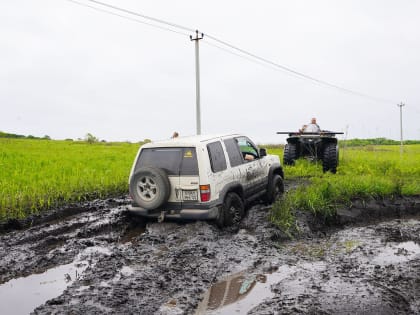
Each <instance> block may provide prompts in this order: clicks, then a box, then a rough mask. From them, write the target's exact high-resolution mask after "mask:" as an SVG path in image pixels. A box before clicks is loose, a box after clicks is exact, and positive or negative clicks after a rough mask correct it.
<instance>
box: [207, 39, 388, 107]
mask: <svg viewBox="0 0 420 315" xmlns="http://www.w3.org/2000/svg"><path fill="white" fill-rule="evenodd" d="M206 38H210V39H212V40H214V41H216V42H218V43H220V44H223V45H225V46H227V47H229V48H231V49H233V50H236V51H239V52H241V53H243V54H245V55H248V56H250V57H252V58H255V59H257V60H260V61H262V62H264V63H267V64H270V65H272V66H274V67H276V68H278V69H281V70H283V71H286V72H289V73H291V74H294V75H296V76H298V77H300V78H303V79H307V80H310V81H313V82H316V83H319V84H321V85H325V86H329V87H332V88H334V89H338V90H340V91H342V92H346V93H349V94H353V95H357V96H361V97H365V98H369V99H371V100H375V101H379V102H386V103H390V104H395V103H396V102H395V101H392V100H388V99H383V98H379V97H375V96H371V95H368V94H365V93H361V92H357V91H354V90H350V89H347V88H344V87H341V86H338V85H335V84H332V83H329V82H327V81H324V80H320V79H317V78H315V77H312V76H309V75H307V74H304V73H302V72H299V71H296V70H293V69H291V68H289V67H286V66H283V65H281V64H278V63H275V62H273V61H270V60H268V59H266V58H263V57H260V56H257V55H255V54H253V53H250V52H248V51H246V50H244V49H241V48H239V47H236V46H233V45H232V44H229V43H227V42H225V41H223V40H220V39H218V38H216V37H214V36H211V35H209V34H206Z"/></svg>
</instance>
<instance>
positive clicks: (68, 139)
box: [64, 138, 73, 141]
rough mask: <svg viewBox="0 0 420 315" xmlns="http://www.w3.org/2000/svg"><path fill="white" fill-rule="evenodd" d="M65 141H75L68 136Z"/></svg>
mask: <svg viewBox="0 0 420 315" xmlns="http://www.w3.org/2000/svg"><path fill="white" fill-rule="evenodd" d="M64 141H73V139H72V138H67V139H64Z"/></svg>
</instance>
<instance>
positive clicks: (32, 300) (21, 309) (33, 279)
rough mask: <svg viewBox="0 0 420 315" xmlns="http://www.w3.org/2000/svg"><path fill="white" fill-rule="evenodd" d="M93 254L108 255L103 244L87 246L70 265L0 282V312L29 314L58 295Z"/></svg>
mask: <svg viewBox="0 0 420 315" xmlns="http://www.w3.org/2000/svg"><path fill="white" fill-rule="evenodd" d="M95 253H96V254H97V253H100V254H104V255H109V254H110V253H111V252H110V251H109V250H108V249H106V248H103V247H95V246H94V247H89V248H87V249H86V250H85V251H83V252H82V253H81V254H79V255H78V256H77V258H76V259H75V260H74V261H73V262H72V263H70V264H66V265H61V266H58V267H54V268H51V269H48V270H47V271H45V272H44V273H40V274H33V275H30V276H28V277H24V278H17V279H12V280H10V281H8V282H6V283H4V284H2V285H0V305H1V313H2V314H14V315H18V314H29V313H30V312H31V311H32V310H34V309H35V308H36V307H38V306H39V305H41V304H43V303H45V301H48V300H50V299H52V298H54V297H57V296H59V295H60V294H61V293H62V292H63V291H64V290H65V289H66V288H67V287H68V286H69V285H71V284H72V283H73V282H74V281H75V280H77V279H79V278H80V277H81V275H82V274H83V272H84V271H85V270H86V268H87V267H88V266H89V263H88V261H87V257H88V256H90V255H92V254H95ZM22 301H24V303H22Z"/></svg>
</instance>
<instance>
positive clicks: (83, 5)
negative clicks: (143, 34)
mask: <svg viewBox="0 0 420 315" xmlns="http://www.w3.org/2000/svg"><path fill="white" fill-rule="evenodd" d="M66 1H69V2H72V3H74V4H77V5H80V6H82V7H86V8H90V9H93V10H95V11H99V12H103V13H107V14H110V15H114V16H118V17H120V18H123V19H126V20H129V21H132V22H137V23H141V24H144V25H148V26H152V27H155V28H158V29H161V30H164V31H168V32H172V33H176V34H180V35H183V36H189V34H188V33H183V32H180V31H176V30H174V29H170V28H167V27H164V26H160V25H156V24H152V23H148V22H144V21H141V20H138V19H135V18H131V17H129V16H125V15H121V14H118V13H115V12H112V11H108V10H104V9H101V8H97V7H94V6H91V5H89V4H85V3H82V2H79V1H76V0H66Z"/></svg>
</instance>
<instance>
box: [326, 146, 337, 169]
mask: <svg viewBox="0 0 420 315" xmlns="http://www.w3.org/2000/svg"><path fill="white" fill-rule="evenodd" d="M337 165H338V146H337V144H335V143H328V144H326V145H325V148H324V156H323V158H322V170H323V171H324V172H328V171H330V172H331V173H333V174H335V173H336V172H337Z"/></svg>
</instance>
